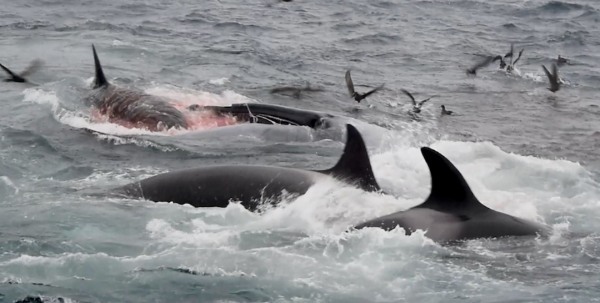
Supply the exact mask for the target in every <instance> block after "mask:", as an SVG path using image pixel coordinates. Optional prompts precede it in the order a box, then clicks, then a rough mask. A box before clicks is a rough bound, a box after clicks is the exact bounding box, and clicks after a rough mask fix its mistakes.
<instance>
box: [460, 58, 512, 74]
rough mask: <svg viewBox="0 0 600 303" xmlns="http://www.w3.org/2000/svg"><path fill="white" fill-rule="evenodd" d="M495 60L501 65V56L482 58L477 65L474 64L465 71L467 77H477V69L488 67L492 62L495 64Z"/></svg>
mask: <svg viewBox="0 0 600 303" xmlns="http://www.w3.org/2000/svg"><path fill="white" fill-rule="evenodd" d="M496 60H500V64H502V62H503V60H502V56H500V55H498V56H487V57H485V58H483V60H481V61H480V62H478V63H477V64H475V65H473V66H472V67H470V68H468V69H467V75H477V70H478V69H480V68H483V67H486V66H488V65H490V64H491V63H492V62H495V61H496Z"/></svg>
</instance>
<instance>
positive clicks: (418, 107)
mask: <svg viewBox="0 0 600 303" xmlns="http://www.w3.org/2000/svg"><path fill="white" fill-rule="evenodd" d="M401 91H402V92H403V93H405V94H406V95H407V96H408V97H409V98H410V100H411V101H412V104H413V109H412V111H413V112H414V113H420V112H421V106H423V104H424V103H425V102H427V101H429V99H431V98H433V97H435V96H431V97H429V98H427V99H425V100H423V101H419V102H417V101H415V97H413V95H412V94H411V93H409V92H408V91H407V90H405V89H401Z"/></svg>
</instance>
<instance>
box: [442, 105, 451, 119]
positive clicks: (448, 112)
mask: <svg viewBox="0 0 600 303" xmlns="http://www.w3.org/2000/svg"><path fill="white" fill-rule="evenodd" d="M440 107H441V108H442V116H444V115H452V113H453V111H451V110H446V106H444V105H441V106H440Z"/></svg>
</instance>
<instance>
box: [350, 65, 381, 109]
mask: <svg viewBox="0 0 600 303" xmlns="http://www.w3.org/2000/svg"><path fill="white" fill-rule="evenodd" d="M346 85H347V86H348V92H349V93H350V96H351V97H352V98H354V100H356V102H358V103H360V101H361V100H362V99H364V98H366V97H368V96H369V95H370V94H372V93H374V92H376V91H378V90H380V89H381V88H383V84H381V85H380V86H378V87H376V88H374V89H372V90H370V91H368V92H366V93H364V94H360V93H357V92H356V91H354V83H352V77H351V76H350V70H348V71H346Z"/></svg>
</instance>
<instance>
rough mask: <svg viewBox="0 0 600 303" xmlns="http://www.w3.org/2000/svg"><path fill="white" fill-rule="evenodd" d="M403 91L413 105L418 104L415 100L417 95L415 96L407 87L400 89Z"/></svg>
mask: <svg viewBox="0 0 600 303" xmlns="http://www.w3.org/2000/svg"><path fill="white" fill-rule="evenodd" d="M400 91H401V92H403V93H405V94H406V95H407V96H408V97H409V98H410V100H411V101H412V104H413V106H417V102H416V101H415V97H413V95H412V94H411V93H409V92H408V91H407V90H405V89H400Z"/></svg>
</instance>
